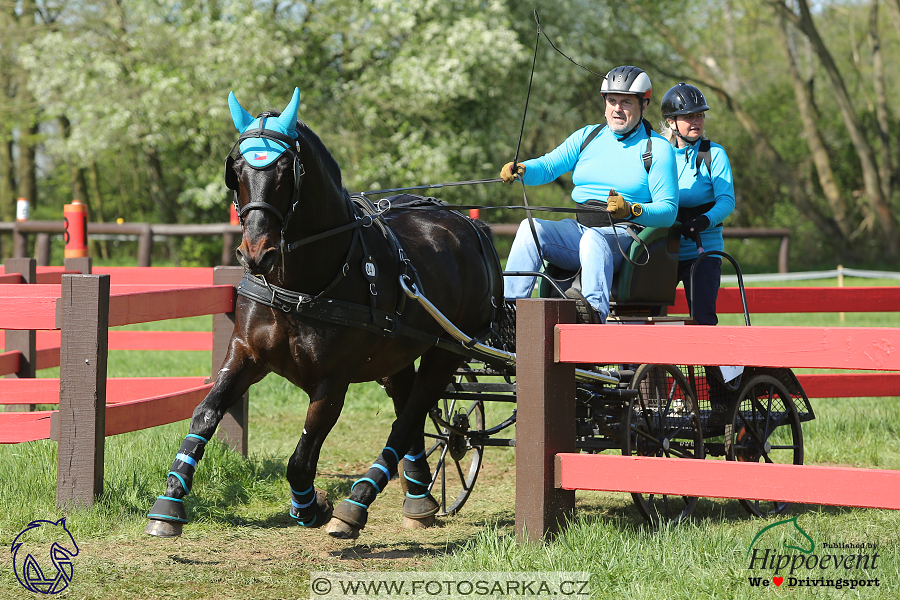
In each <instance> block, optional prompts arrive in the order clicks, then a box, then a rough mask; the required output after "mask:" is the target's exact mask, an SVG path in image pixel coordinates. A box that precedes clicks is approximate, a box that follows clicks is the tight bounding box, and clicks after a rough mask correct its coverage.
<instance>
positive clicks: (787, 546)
mask: <svg viewBox="0 0 900 600" xmlns="http://www.w3.org/2000/svg"><path fill="white" fill-rule="evenodd" d="M878 558H879V556H878V544H875V543H870V542H865V543H843V542H835V543H827V542H826V543H822V544H820V545H819V551H818V552H817V551H816V542H815V541H813V539H812V537H810V535H809V534H808V533H806V532H805V531H804V530H803V528H802V527H800V525H798V524H797V517H793V518H791V519H786V520H784V521H778V522H776V523H772V524H771V525H767V526H765V527H763V528H762V529H760V530H759V533H757V534H756V536H755V537H754V538H753V541H752V542H750V547H749V548H747V559H748V561H749V564H748V565H747V568H748V569H749V570H750V575H749V576H748V577H747V579H748V580H749V583H750V587H782V586H783V587H790V588H793V587H819V588H835V589H838V590H840V589H843V588H850V589H851V590H855V589H856V588H862V587H878V586H880V585H881V580H880V579H879V578H878V577H877V569H878ZM873 575H874V577H873Z"/></svg>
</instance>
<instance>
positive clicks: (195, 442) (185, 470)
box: [144, 353, 265, 537]
mask: <svg viewBox="0 0 900 600" xmlns="http://www.w3.org/2000/svg"><path fill="white" fill-rule="evenodd" d="M264 375H265V371H264V370H263V368H262V367H260V366H259V365H257V364H256V363H254V362H251V361H250V360H249V359H247V358H246V357H236V356H234V355H232V354H231V353H229V355H228V356H227V357H226V360H225V363H224V365H223V368H222V369H221V370H220V371H219V374H218V377H217V378H216V382H215V384H214V385H213V387H212V389H211V390H210V391H209V394H207V396H206V398H204V400H203V401H202V402H201V403H200V404H198V405H197V408H195V409H194V414H193V416H192V417H191V425H190V428H189V429H188V434H187V436H186V437H185V438H184V441H183V442H182V443H181V447H180V448H179V449H178V453H177V454H176V456H175V461H174V462H173V463H172V469H171V470H170V471H169V474H168V477H167V479H166V493H165V495H163V496H159V497H158V498H157V499H156V502H155V503H154V504H153V507H152V508H151V509H150V513H149V514H148V515H147V517H148V518H149V519H150V522H149V523H147V527H146V528H145V529H144V533H146V534H148V535H155V536H158V537H175V536H179V535H181V530H182V526H183V525H184V524H185V523H187V522H188V520H187V512H186V511H185V508H184V500H183V498H184V497H185V496H187V495H188V494H189V493H190V491H191V488H192V487H193V479H194V471H195V470H196V468H197V464H198V463H199V462H200V459H201V458H203V452H204V449H205V448H206V444H207V443H209V440H210V439H212V436H213V434H214V433H215V431H216V427H217V426H218V425H219V422H220V421H221V420H222V418H223V417H224V416H225V413H226V412H227V411H228V409H229V408H231V407H232V406H233V405H234V403H235V402H236V401H237V400H238V399H239V398H241V397H242V396H243V395H244V393H245V392H246V391H247V389H249V387H250V386H251V385H252V384H253V383H256V382H257V381H259V380H260V379H262V377H263V376H264Z"/></svg>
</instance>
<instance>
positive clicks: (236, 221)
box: [229, 202, 241, 225]
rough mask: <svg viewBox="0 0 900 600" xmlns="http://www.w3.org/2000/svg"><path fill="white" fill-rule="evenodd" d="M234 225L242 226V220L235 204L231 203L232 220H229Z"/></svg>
mask: <svg viewBox="0 0 900 600" xmlns="http://www.w3.org/2000/svg"><path fill="white" fill-rule="evenodd" d="M229 221H230V222H231V224H232V225H240V224H241V218H240V217H239V216H238V211H237V209H236V208H235V207H234V203H233V202H232V203H231V218H230V219H229Z"/></svg>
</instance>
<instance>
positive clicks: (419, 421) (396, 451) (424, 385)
mask: <svg viewBox="0 0 900 600" xmlns="http://www.w3.org/2000/svg"><path fill="white" fill-rule="evenodd" d="M460 362H461V359H460V358H459V357H458V356H457V355H455V354H453V353H452V352H448V351H446V350H440V349H437V348H432V349H431V350H429V351H428V352H426V353H425V355H423V356H422V361H421V363H420V366H419V370H418V372H417V374H416V378H415V383H414V385H413V388H412V392H411V393H410V396H409V399H408V400H407V402H406V405H405V406H404V407H403V411H402V413H401V414H400V415H399V416H398V418H397V419H396V420H395V421H394V425H393V427H392V428H391V434H390V436H389V437H388V440H387V444H386V446H385V448H384V450H382V452H381V454H380V455H379V456H378V459H377V460H376V461H375V464H373V465H372V467H371V468H370V469H369V471H367V472H366V476H365V477H363V478H361V479H359V480H357V481H356V482H355V483H354V484H353V487H352V488H351V491H350V497H349V498H348V499H346V500H344V501H343V502H341V504H340V505H338V507H337V508H336V509H335V511H334V518H333V519H332V520H331V523H329V526H328V527H326V531H328V533H330V534H331V535H332V536H334V537H341V538H355V537H357V536H359V530H360V529H362V528H363V527H364V526H365V524H366V520H367V518H368V508H369V506H370V505H371V504H372V502H374V500H375V498H376V496H377V495H378V493H379V492H381V490H382V489H384V486H383V485H380V483H381V482H382V481H383V482H384V483H386V482H387V480H390V478H391V477H392V476H393V475H394V474H395V473H396V472H397V465H398V463H399V462H400V458H401V456H403V455H404V454H406V455H407V456H409V458H410V459H413V460H411V461H410V463H411V464H410V467H411V469H413V470H416V471H418V468H419V467H420V465H421V464H422V463H420V462H418V461H419V460H421V459H422V458H424V456H422V457H418V459H417V457H416V455H415V454H409V452H410V450H411V449H412V448H413V447H414V445H417V447H419V448H421V450H424V424H425V418H426V417H427V416H428V411H429V410H430V409H431V407H432V406H434V405H435V403H436V402H437V398H438V397H439V396H440V394H441V392H442V391H443V390H444V389H445V388H446V387H447V384H448V383H449V382H450V380H451V378H452V375H453V373H454V372H455V371H456V367H457V365H458V364H459V363H460ZM424 464H425V467H424V468H425V470H426V472H427V469H428V467H427V463H424ZM428 477H429V478H430V475H428ZM407 484H409V485H410V487H411V489H410V490H409V491H407V499H409V498H410V496H421V497H423V498H424V497H427V494H425V495H422V494H417V493H415V492H414V491H412V490H415V491H424V492H427V485H428V484H427V482H426V481H425V480H424V478H423V479H421V480H419V479H417V481H416V482H411V481H409V480H407ZM412 486H417V487H416V488H412ZM418 486H424V490H423V489H422V488H420V487H418ZM432 501H433V499H432ZM434 505H435V507H436V506H437V503H436V502H435V503H434ZM405 509H406V505H405V504H404V510H405ZM435 512H436V511H435ZM432 514H434V513H432Z"/></svg>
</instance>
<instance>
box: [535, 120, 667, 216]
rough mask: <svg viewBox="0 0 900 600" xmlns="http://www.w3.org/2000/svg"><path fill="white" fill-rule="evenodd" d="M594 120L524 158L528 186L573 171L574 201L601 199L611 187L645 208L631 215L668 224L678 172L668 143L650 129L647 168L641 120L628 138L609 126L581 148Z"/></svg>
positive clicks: (606, 195)
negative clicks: (550, 147) (537, 154)
mask: <svg viewBox="0 0 900 600" xmlns="http://www.w3.org/2000/svg"><path fill="white" fill-rule="evenodd" d="M595 127H596V125H588V126H587V127H584V128H582V129H579V130H578V131H576V132H575V133H573V134H572V135H570V136H569V137H568V138H566V141H564V142H563V143H562V144H560V145H559V146H558V147H557V148H555V149H554V150H552V151H550V152H548V153H547V154H545V155H544V156H542V157H540V158H533V159H531V160H526V161H524V162H523V163H522V164H523V165H525V175H524V177H523V178H522V180H523V182H524V183H525V184H526V185H541V184H544V183H548V182H550V181H553V180H554V179H556V178H557V177H559V176H560V175H563V174H564V173H568V172H569V171H572V182H573V183H574V184H575V189H574V190H572V200H574V201H575V202H578V203H579V204H580V203H583V202H586V201H588V200H603V201H605V200H606V198H607V197H608V196H609V190H610V189H615V190H616V192H617V193H619V194H621V195H622V196H623V197H624V198H625V200H627V201H628V202H631V203H635V202H638V203H640V204H641V205H642V207H643V209H644V212H643V214H642V215H641V216H639V217H636V218H634V219H633V221H634V222H635V223H638V224H640V225H645V226H649V227H668V226H670V225H671V224H672V223H673V222H674V221H675V217H676V215H677V213H678V175H677V172H676V165H675V153H674V151H673V148H672V146H671V144H669V142H668V141H666V139H665V138H663V137H662V136H661V135H659V134H658V133H656V132H653V131H651V133H650V137H651V144H652V154H653V161H652V163H651V166H650V172H649V173H647V171H646V169H645V168H644V161H643V159H642V158H641V155H642V154H643V153H644V150H645V149H646V147H647V133H646V131H645V130H644V127H643V125H638V127H637V128H636V129H635V130H634V132H632V133H631V135H629V136H628V137H626V138H624V139H619V137H618V136H617V135H616V134H615V133H613V131H612V129H610V128H609V127H604V128H603V130H602V131H601V132H600V134H599V135H598V136H597V137H596V138H594V140H593V141H592V142H591V143H590V144H589V145H588V146H587V148H585V149H584V152H580V149H581V144H582V143H583V142H584V140H585V139H586V138H587V137H588V135H590V133H591V131H593V130H594V128H595Z"/></svg>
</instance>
